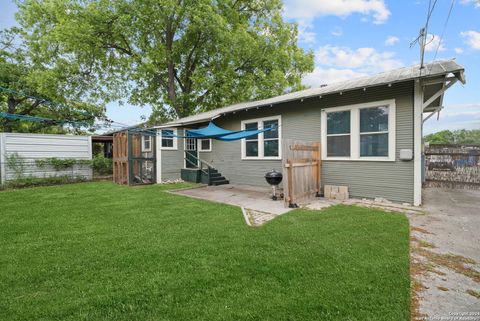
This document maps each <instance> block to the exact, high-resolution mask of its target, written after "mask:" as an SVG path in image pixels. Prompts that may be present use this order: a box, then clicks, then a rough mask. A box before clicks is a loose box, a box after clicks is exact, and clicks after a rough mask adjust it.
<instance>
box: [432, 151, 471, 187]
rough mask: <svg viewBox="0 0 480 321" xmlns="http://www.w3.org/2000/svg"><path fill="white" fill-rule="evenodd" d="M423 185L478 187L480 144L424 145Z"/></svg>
mask: <svg viewBox="0 0 480 321" xmlns="http://www.w3.org/2000/svg"><path fill="white" fill-rule="evenodd" d="M424 185H425V186H431V187H450V188H467V189H480V145H468V144H464V145H454V144H430V145H427V146H425V181H424Z"/></svg>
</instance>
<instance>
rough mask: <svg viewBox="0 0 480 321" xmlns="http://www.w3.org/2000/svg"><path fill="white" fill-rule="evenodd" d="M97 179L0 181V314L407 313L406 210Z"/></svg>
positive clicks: (302, 316) (401, 316)
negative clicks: (246, 208)
mask: <svg viewBox="0 0 480 321" xmlns="http://www.w3.org/2000/svg"><path fill="white" fill-rule="evenodd" d="M180 186H186V185H170V186H159V185H156V186H147V187H138V188H130V187H124V186H117V185H113V184H112V183H109V182H100V183H82V184H74V185H65V186H55V187H42V188H33V189H24V190H18V191H4V192H0V266H1V268H0V320H8V321H13V320H35V321H38V320H49V321H50V320H75V321H78V320H102V321H103V320H129V321H130V320H152V321H153V320H155V321H160V320H182V321H183V320H209V321H211V320H235V321H237V320H272V321H279V320H302V321H304V320H358V321H368V320H375V321H379V320H394V321H402V320H404V321H406V320H409V313H410V312H409V307H410V277H409V241H408V237H409V227H408V221H407V219H406V217H405V216H404V215H399V214H394V213H385V212H382V211H379V210H373V209H366V208H360V207H350V206H336V207H331V208H328V209H326V210H324V211H307V210H296V211H293V212H290V213H288V214H286V215H284V216H282V217H280V218H278V219H275V220H274V221H272V222H270V223H267V224H266V225H264V226H262V227H260V228H251V227H248V226H246V225H245V223H244V220H243V217H242V214H241V211H240V209H239V208H236V207H232V206H228V205H222V204H215V203H209V202H205V201H200V200H195V199H190V198H186V197H181V196H176V195H172V194H169V193H166V192H165V190H166V189H168V188H174V187H177V188H178V187H180Z"/></svg>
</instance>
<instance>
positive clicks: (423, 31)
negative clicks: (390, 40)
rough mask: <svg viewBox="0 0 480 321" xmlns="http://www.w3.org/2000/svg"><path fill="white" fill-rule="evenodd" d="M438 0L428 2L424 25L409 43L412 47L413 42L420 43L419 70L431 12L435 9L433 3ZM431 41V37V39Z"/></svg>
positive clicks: (425, 44) (423, 54)
mask: <svg viewBox="0 0 480 321" xmlns="http://www.w3.org/2000/svg"><path fill="white" fill-rule="evenodd" d="M437 1H438V0H435V1H434V2H433V5H432V0H429V2H428V11H427V19H426V21H425V26H424V27H423V28H421V29H420V33H419V36H418V37H417V38H416V39H415V40H414V41H413V42H412V43H411V44H410V47H412V46H413V45H414V44H415V43H417V42H418V43H419V45H420V70H421V69H423V67H424V65H423V61H424V58H425V47H426V46H427V43H426V41H427V35H428V24H429V22H430V18H431V17H432V13H433V11H434V10H435V5H436V4H437ZM432 41H433V39H432Z"/></svg>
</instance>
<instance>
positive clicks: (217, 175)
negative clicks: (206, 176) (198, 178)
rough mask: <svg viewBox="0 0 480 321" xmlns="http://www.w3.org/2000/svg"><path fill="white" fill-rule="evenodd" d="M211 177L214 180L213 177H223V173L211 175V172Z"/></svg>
mask: <svg viewBox="0 0 480 321" xmlns="http://www.w3.org/2000/svg"><path fill="white" fill-rule="evenodd" d="M210 176H211V177H212V178H213V177H220V176H222V174H221V173H211V172H210Z"/></svg>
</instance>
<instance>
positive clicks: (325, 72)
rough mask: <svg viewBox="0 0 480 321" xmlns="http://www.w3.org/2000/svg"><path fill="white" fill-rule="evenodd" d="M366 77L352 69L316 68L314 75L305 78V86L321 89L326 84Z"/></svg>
mask: <svg viewBox="0 0 480 321" xmlns="http://www.w3.org/2000/svg"><path fill="white" fill-rule="evenodd" d="M362 76H366V74H363V73H360V72H356V71H354V70H352V69H336V68H321V67H315V69H314V70H313V72H312V73H310V74H308V75H306V76H305V77H304V78H303V83H304V84H305V85H308V86H311V87H313V88H315V87H320V86H321V85H324V84H330V83H333V82H337V81H343V80H348V79H352V78H358V77H362Z"/></svg>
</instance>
